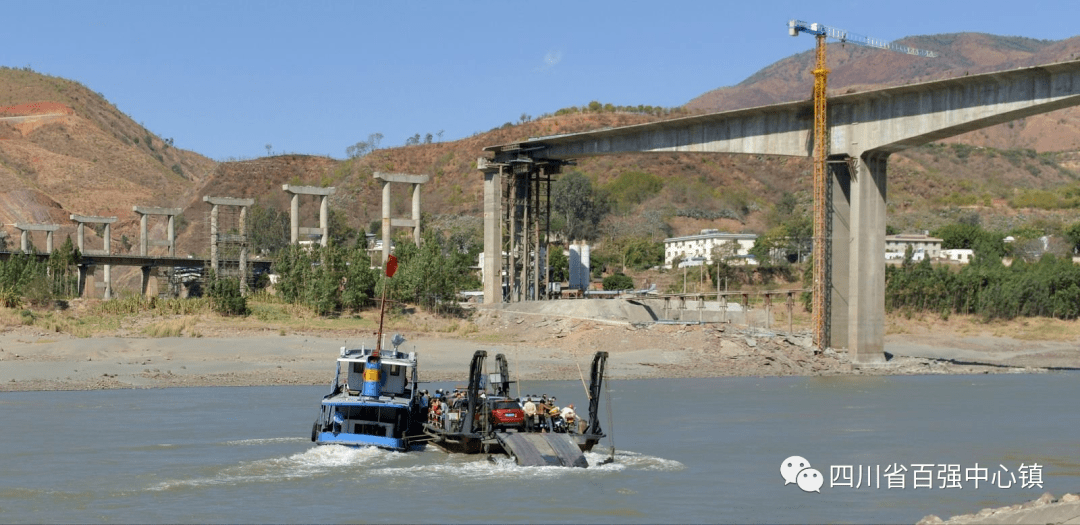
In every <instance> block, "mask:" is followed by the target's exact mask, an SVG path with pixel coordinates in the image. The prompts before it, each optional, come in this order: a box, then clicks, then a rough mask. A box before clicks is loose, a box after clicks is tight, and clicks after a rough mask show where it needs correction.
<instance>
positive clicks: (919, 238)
mask: <svg viewBox="0 0 1080 525" xmlns="http://www.w3.org/2000/svg"><path fill="white" fill-rule="evenodd" d="M889 241H892V242H942V239H938V238H937V237H931V236H929V235H924V234H921V233H899V234H896V235H886V236H885V242H889Z"/></svg>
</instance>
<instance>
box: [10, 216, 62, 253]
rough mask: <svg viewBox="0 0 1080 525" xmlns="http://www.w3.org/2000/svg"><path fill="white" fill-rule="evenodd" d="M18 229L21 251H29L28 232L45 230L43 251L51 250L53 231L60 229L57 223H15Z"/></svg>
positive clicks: (49, 251) (50, 251)
mask: <svg viewBox="0 0 1080 525" xmlns="http://www.w3.org/2000/svg"><path fill="white" fill-rule="evenodd" d="M15 229H17V230H19V233H20V235H19V249H20V250H22V252H23V253H30V232H32V231H36V232H41V231H43V232H45V253H52V251H53V232H55V231H56V230H58V229H60V225H59V224H19V223H16V224H15Z"/></svg>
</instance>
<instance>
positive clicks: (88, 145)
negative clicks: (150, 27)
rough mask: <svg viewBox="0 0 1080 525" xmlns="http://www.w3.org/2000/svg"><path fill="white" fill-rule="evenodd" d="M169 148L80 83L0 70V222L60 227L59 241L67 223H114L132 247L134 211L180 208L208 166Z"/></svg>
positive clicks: (70, 229) (71, 229)
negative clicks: (73, 217) (83, 219)
mask: <svg viewBox="0 0 1080 525" xmlns="http://www.w3.org/2000/svg"><path fill="white" fill-rule="evenodd" d="M171 142H172V141H171V139H163V138H161V137H158V136H156V135H154V134H153V133H151V132H150V131H148V130H147V129H145V128H144V127H142V126H141V125H139V124H137V123H136V122H135V121H134V120H132V119H131V118H130V117H128V116H127V115H125V114H123V113H122V112H120V111H119V110H118V109H117V108H116V107H115V106H113V105H112V104H110V103H109V102H108V101H107V100H105V99H104V97H102V96H101V95H100V94H98V93H94V92H92V91H91V90H90V89H88V88H86V87H85V86H83V85H81V84H79V83H77V82H74V81H71V80H66V79H62V78H58V77H52V76H47V75H41V74H38V73H35V72H33V71H29V70H25V69H11V68H0V221H3V222H4V223H6V224H11V223H16V222H25V223H49V222H51V223H56V224H60V225H61V230H60V231H59V232H58V240H62V239H63V238H64V237H65V236H66V235H68V234H71V233H73V232H74V230H75V228H74V225H73V223H72V222H71V221H70V219H69V215H70V214H72V213H76V214H82V215H100V216H117V217H118V218H119V219H120V220H119V222H118V223H117V224H116V225H115V226H114V228H115V229H114V232H115V237H116V238H115V239H114V240H117V241H118V240H120V238H121V236H122V235H127V236H128V237H129V238H131V239H134V238H135V236H137V226H138V219H137V218H136V217H135V216H134V214H133V213H132V211H131V207H132V206H133V205H142V206H179V205H181V204H182V203H185V201H186V200H187V195H188V194H189V193H190V192H191V191H192V190H193V189H194V188H195V187H196V185H197V184H199V183H200V182H202V181H203V180H204V179H205V178H206V177H207V176H208V175H209V173H210V172H211V170H212V169H213V167H214V165H215V163H214V162H213V161H211V160H210V159H207V158H205V157H203V156H201V155H198V154H196V153H193V152H190V151H185V150H181V149H178V148H174V147H171V145H170V144H171ZM11 233H13V232H11ZM41 237H42V238H41V239H35V242H36V243H37V244H38V245H40V246H41V247H43V246H44V236H41ZM93 242H94V243H95V244H93V245H94V246H100V240H95V241H93Z"/></svg>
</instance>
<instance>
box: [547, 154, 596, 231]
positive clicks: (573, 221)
mask: <svg viewBox="0 0 1080 525" xmlns="http://www.w3.org/2000/svg"><path fill="white" fill-rule="evenodd" d="M551 200H552V206H551V207H552V211H553V212H554V213H555V214H558V215H559V216H560V217H561V218H562V219H563V220H564V225H563V231H562V233H563V234H564V235H565V236H566V239H567V240H575V239H593V238H595V237H596V231H597V225H598V224H600V220H601V219H603V218H604V215H605V214H606V213H607V204H606V202H605V200H604V198H603V196H601V195H598V194H597V193H596V192H595V191H594V190H593V187H592V182H591V181H590V180H589V178H588V177H586V176H585V175H583V174H581V173H580V172H577V171H572V172H570V173H568V174H566V175H564V176H563V177H562V178H560V179H559V180H557V181H555V182H554V183H552V184H551Z"/></svg>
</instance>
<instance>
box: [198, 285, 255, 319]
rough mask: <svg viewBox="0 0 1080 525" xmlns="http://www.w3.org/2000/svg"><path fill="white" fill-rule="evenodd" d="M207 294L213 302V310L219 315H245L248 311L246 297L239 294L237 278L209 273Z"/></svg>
mask: <svg viewBox="0 0 1080 525" xmlns="http://www.w3.org/2000/svg"><path fill="white" fill-rule="evenodd" d="M207 295H209V296H210V300H211V301H212V302H213V304H214V311H215V312H217V313H219V314H221V315H240V316H246V315H247V314H248V312H249V310H248V305H247V298H245V297H244V296H243V295H241V294H240V281H239V280H238V279H232V278H219V277H217V276H216V275H211V276H210V282H209V285H208V286H207Z"/></svg>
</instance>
